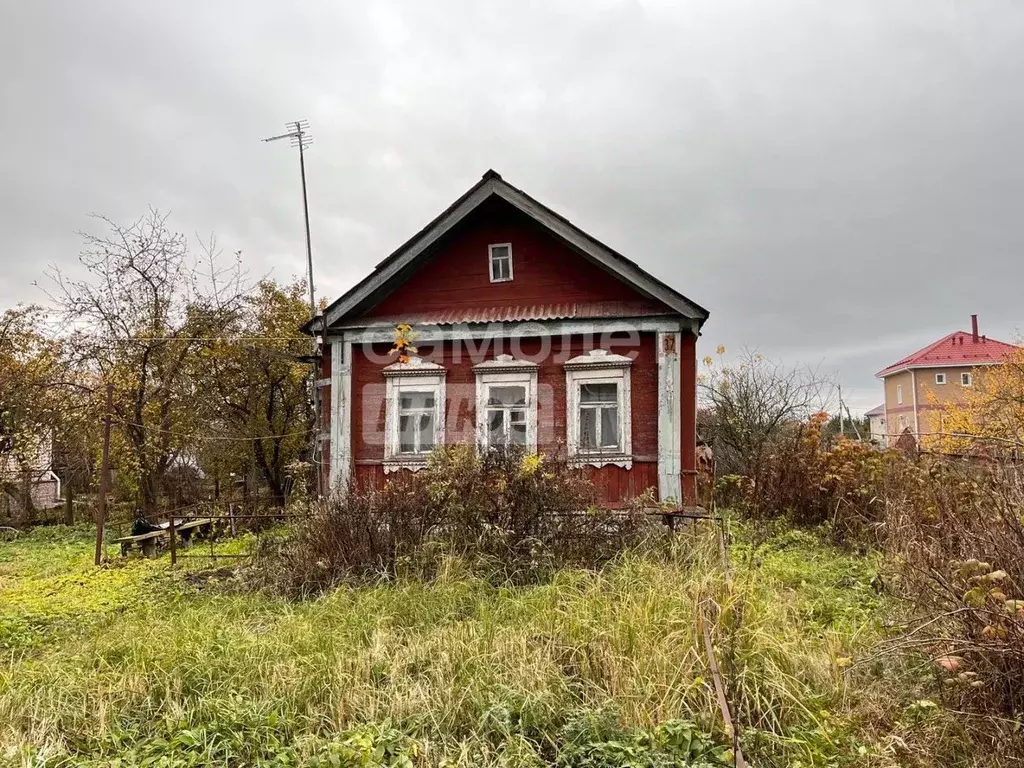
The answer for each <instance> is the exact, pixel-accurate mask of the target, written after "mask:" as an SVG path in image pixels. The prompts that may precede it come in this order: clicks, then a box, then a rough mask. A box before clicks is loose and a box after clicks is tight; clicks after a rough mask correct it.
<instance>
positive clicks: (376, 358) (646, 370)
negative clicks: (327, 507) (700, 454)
mask: <svg viewBox="0 0 1024 768" xmlns="http://www.w3.org/2000/svg"><path fill="white" fill-rule="evenodd" d="M482 345H483V342H481V343H480V344H479V345H477V344H474V345H473V348H474V349H475V348H476V346H482ZM545 345H547V349H548V352H547V354H546V355H543V352H544V350H545ZM655 345H656V340H655V335H654V334H651V333H643V334H640V335H639V343H638V345H636V346H625V345H621V346H614V345H613V346H612V347H611V348H612V350H613V351H615V352H618V353H619V354H630V353H631V352H632V353H635V360H634V362H633V365H632V367H631V371H632V372H631V379H632V381H631V390H632V400H633V402H632V407H631V418H632V431H633V456H634V464H633V469H632V470H626V469H623V468H620V467H602V468H600V469H597V468H588V472H590V473H591V476H592V477H593V479H594V481H595V484H596V485H597V487H598V489H599V498H600V499H601V501H602V503H605V504H612V505H617V504H620V503H622V502H624V501H626V500H628V499H629V498H631V497H633V496H635V495H639V494H640V493H642V492H643V491H644V490H646V489H647V488H651V487H653V488H655V489H657V486H658V473H657V452H658V405H657V404H658V365H657V355H656V346H655ZM389 346H390V345H386V344H380V345H373V347H372V348H369V349H367V348H362V347H354V348H353V355H352V357H353V359H352V365H353V378H352V445H353V457H354V459H355V467H354V469H355V477H356V483H357V485H364V486H365V485H371V486H379V485H380V484H381V483H383V481H384V474H383V468H382V465H381V464H380V462H381V461H382V460H383V458H384V414H385V402H384V376H383V374H382V373H381V369H382V368H383V367H385V366H386V365H388V364H390V363H391V362H392V360H391V359H390V358H389V357H388V354H387V353H388V349H389ZM686 349H687V348H686V347H685V345H684V349H683V353H684V354H683V360H684V363H683V364H684V366H686V367H693V366H695V364H696V363H695V360H694V359H693V357H692V355H693V351H692V347H691V348H690V352H689V353H688V352H687V351H686ZM585 350H586V346H585V341H584V339H583V338H582V337H571V338H570V339H568V340H563V339H561V338H557V337H556V338H548V339H540V338H528V339H522V340H518V341H517V342H516V348H515V349H514V350H510V349H509V348H508V342H506V343H505V347H504V348H503V349H495V348H494V345H491V348H489V349H487V350H486V352H485V353H484V354H482V355H470V354H469V352H468V350H467V346H466V345H465V344H464V343H458V342H456V343H453V342H444V343H443V344H433V345H428V344H424V345H421V348H420V355H421V356H422V357H423V358H424V359H425V360H428V361H430V362H436V363H439V364H441V365H443V366H444V367H445V369H446V371H447V378H446V389H447V398H448V402H447V411H446V417H445V419H446V427H445V440H446V443H447V444H449V445H455V444H459V443H472V442H473V441H474V440H475V435H476V432H475V430H476V376H475V374H474V372H473V365H475V364H476V363H478V362H482V360H483V359H491V358H493V357H494V355H496V354H499V353H502V352H506V353H507V352H509V351H512V352H513V353H514V354H515V355H516V356H517V357H524V358H527V359H531V358H532V359H533V360H534V361H535V362H538V363H539V364H540V367H539V369H538V374H537V391H538V414H537V420H538V430H537V439H538V449H539V450H540V451H541V452H543V453H548V454H554V455H559V454H564V452H565V441H566V413H565V406H566V397H565V394H566V393H565V369H564V367H563V365H562V363H564V362H565V360H567V359H569V358H570V357H574V356H576V355H579V354H582V353H583V352H584V351H585ZM688 354H689V357H687V355H688ZM684 386H685V377H684ZM694 399H695V398H694V396H693V395H692V394H689V393H685V392H684V396H683V398H682V403H683V412H684V414H685V413H686V412H687V410H691V411H692V410H693V408H694ZM695 418H696V415H695V413H690V414H689V417H688V419H689V421H690V422H694V420H695ZM686 423H687V418H684V420H683V424H684V425H685V424H686ZM694 423H695V422H694ZM685 442H686V441H685V438H684V446H683V455H684V457H685V456H687V455H689V456H690V457H691V458H692V455H693V451H692V448H690V449H689V450H688V448H687V446H686V445H685Z"/></svg>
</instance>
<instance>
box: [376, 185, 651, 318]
mask: <svg viewBox="0 0 1024 768" xmlns="http://www.w3.org/2000/svg"><path fill="white" fill-rule="evenodd" d="M497 243H511V244H512V275H513V279H512V280H511V281H509V282H503V283H492V282H491V281H490V272H489V270H490V260H489V254H488V249H487V246H488V245H489V244H497ZM584 301H587V302H590V301H649V300H647V299H646V297H644V296H643V295H642V294H640V293H637V292H636V291H635V290H633V289H632V288H631V287H630V286H628V285H626V284H625V283H623V282H621V281H620V280H619V279H618V278H617V277H613V276H612V275H610V274H608V273H607V272H605V271H604V270H602V269H601V268H600V267H597V266H595V265H594V264H593V263H592V262H590V261H589V260H587V259H586V258H584V257H583V256H580V255H579V254H578V253H576V252H575V251H573V250H572V249H571V248H569V247H568V246H567V245H564V244H563V243H561V242H560V241H559V240H557V239H556V238H555V237H553V236H552V235H551V234H550V233H548V232H547V231H546V230H545V229H543V228H542V227H541V226H540V225H538V224H536V223H535V222H533V221H532V220H531V219H529V218H528V217H526V216H525V215H524V214H522V213H520V212H519V211H517V210H516V209H514V208H513V207H512V206H510V205H508V204H507V203H505V202H503V201H501V200H495V199H492V200H491V201H489V202H488V203H485V204H484V205H482V206H480V208H478V209H477V211H475V212H474V213H473V214H471V216H470V220H469V221H466V222H463V223H462V224H461V225H460V226H459V227H458V231H457V232H456V233H454V234H453V235H452V236H451V237H449V238H448V239H447V240H446V241H445V242H443V243H441V244H440V245H439V246H438V250H437V253H436V255H434V256H433V257H432V258H431V260H430V261H429V262H427V263H426V264H424V265H423V266H422V267H420V269H419V270H418V271H417V272H416V275H415V277H414V278H413V279H412V280H409V281H407V282H405V283H403V284H402V285H400V286H398V287H397V288H396V289H395V291H394V292H393V293H392V294H390V295H389V296H387V297H386V298H385V299H384V300H383V301H381V302H380V303H379V304H378V305H377V306H376V307H374V308H373V309H372V310H370V311H369V312H367V313H366V315H365V316H366V317H383V316H388V315H400V314H402V313H404V312H430V311H437V310H444V309H450V308H451V307H466V308H483V307H501V306H529V305H533V304H550V303H557V302H564V303H569V302H584Z"/></svg>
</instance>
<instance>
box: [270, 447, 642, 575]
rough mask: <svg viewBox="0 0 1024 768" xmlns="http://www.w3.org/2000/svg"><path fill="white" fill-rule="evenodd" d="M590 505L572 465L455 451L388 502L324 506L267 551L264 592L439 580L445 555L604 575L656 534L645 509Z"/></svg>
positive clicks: (388, 494) (382, 494)
mask: <svg viewBox="0 0 1024 768" xmlns="http://www.w3.org/2000/svg"><path fill="white" fill-rule="evenodd" d="M592 503H593V487H592V486H591V484H590V483H589V481H588V480H587V479H586V478H585V477H584V476H583V475H582V473H580V472H577V471H574V470H572V469H571V468H569V467H568V466H567V465H566V464H565V463H564V462H561V461H558V460H556V459H553V458H551V457H547V456H540V455H535V454H525V453H522V452H518V451H507V452H499V451H492V452H489V453H486V454H483V455H480V454H478V453H477V452H476V451H474V450H473V449H472V448H469V447H466V446H456V447H452V448H448V449H445V450H440V451H436V452H435V453H434V454H433V455H432V456H431V458H430V461H429V463H428V466H427V468H426V469H424V470H422V471H420V472H416V473H401V474H399V475H398V476H396V477H395V478H393V479H389V480H388V481H387V482H386V483H385V485H384V487H383V488H382V489H380V490H377V489H370V490H357V489H355V488H352V489H349V492H348V493H347V494H344V495H337V496H335V497H332V498H331V499H329V500H326V501H324V502H322V503H320V504H318V505H315V506H314V510H313V514H312V516H311V517H310V519H309V520H307V521H305V522H304V523H302V524H300V525H299V526H297V527H296V529H295V531H294V533H293V534H292V536H291V537H289V538H288V539H287V540H283V541H282V540H278V541H276V542H273V543H271V544H270V545H269V546H267V545H264V547H263V551H262V552H261V555H262V556H261V557H260V558H258V559H257V563H258V564H259V565H260V566H261V567H260V574H261V576H262V577H263V580H264V582H269V583H273V584H275V585H276V586H278V587H281V588H283V589H284V591H286V592H288V593H291V594H308V593H315V592H319V591H322V590H324V589H327V588H329V587H330V586H332V585H334V584H336V583H337V582H339V581H340V580H342V579H344V578H350V577H366V576H378V575H381V574H384V575H393V574H395V573H396V572H397V571H399V570H402V569H404V570H407V571H409V572H411V573H414V574H416V575H422V576H426V577H429V576H431V575H433V574H434V572H436V569H437V568H438V567H439V566H440V565H441V563H443V562H444V556H446V555H453V556H457V557H462V558H466V559H468V560H471V561H473V562H474V563H476V564H477V565H483V566H486V567H487V568H489V569H491V570H492V571H493V572H494V573H495V574H496V575H498V576H500V577H501V578H508V579H512V580H513V581H523V580H529V579H536V578H538V577H539V576H541V575H543V574H545V573H549V572H550V571H552V570H553V569H555V568H558V567H561V566H582V567H594V566H599V565H601V564H603V563H605V562H607V561H608V560H609V559H610V558H612V557H614V556H615V555H616V554H618V553H619V552H621V551H622V550H623V549H624V548H625V547H628V546H630V545H632V544H635V543H637V542H639V541H640V540H641V539H642V538H643V536H644V535H645V533H646V532H647V531H649V530H650V528H651V526H650V524H649V523H648V519H647V517H646V516H645V515H643V514H642V512H641V507H642V506H643V504H644V503H645V502H644V500H643V499H641V500H638V502H637V503H636V504H635V506H634V508H632V509H630V510H628V511H625V512H620V511H613V510H603V509H599V508H596V507H594V506H592Z"/></svg>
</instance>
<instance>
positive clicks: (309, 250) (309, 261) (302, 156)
mask: <svg viewBox="0 0 1024 768" xmlns="http://www.w3.org/2000/svg"><path fill="white" fill-rule="evenodd" d="M295 132H296V133H297V134H298V137H299V142H298V143H299V172H300V173H301V174H302V215H303V217H304V218H305V219H306V265H307V266H308V268H309V311H310V313H311V314H312V315H313V317H316V294H315V293H314V291H313V246H312V244H311V243H310V239H309V199H308V198H307V197H306V148H305V146H304V142H303V140H302V139H303V136H304V135H305V134H304V133H303V131H302V125H301V124H300V123H295Z"/></svg>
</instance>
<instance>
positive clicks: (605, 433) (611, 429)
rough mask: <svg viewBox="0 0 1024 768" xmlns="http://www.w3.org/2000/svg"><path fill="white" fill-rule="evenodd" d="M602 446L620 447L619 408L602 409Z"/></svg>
mask: <svg viewBox="0 0 1024 768" xmlns="http://www.w3.org/2000/svg"><path fill="white" fill-rule="evenodd" d="M601 447H602V448H618V447H619V409H618V408H602V409H601Z"/></svg>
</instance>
